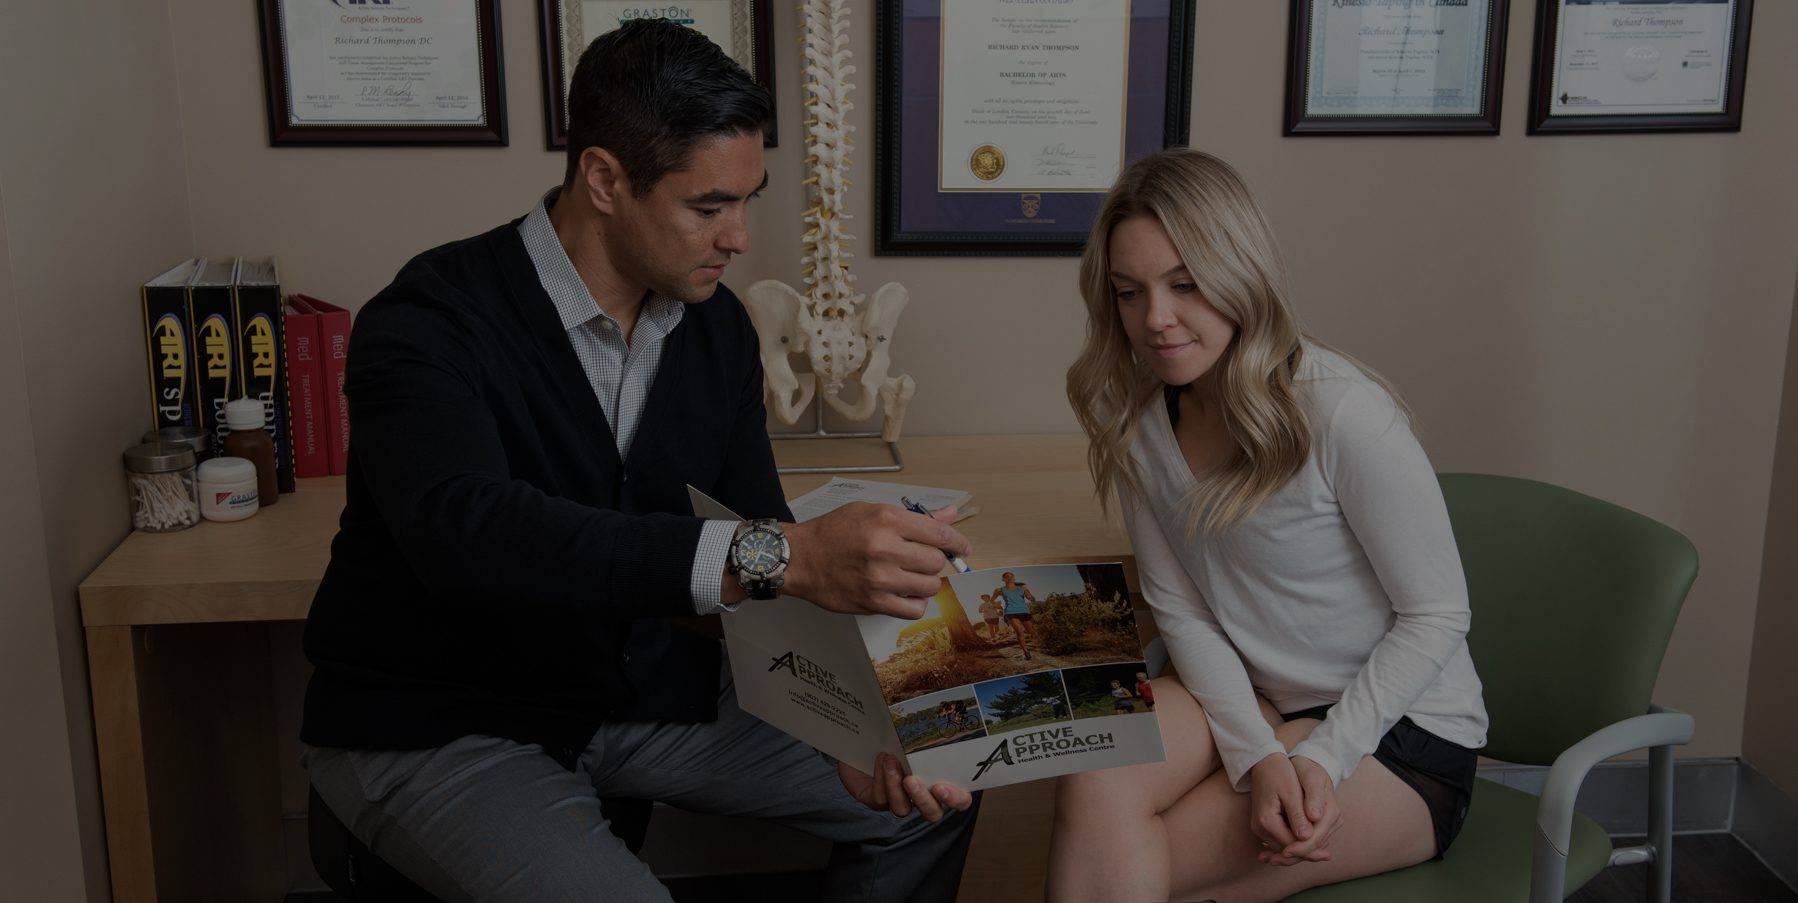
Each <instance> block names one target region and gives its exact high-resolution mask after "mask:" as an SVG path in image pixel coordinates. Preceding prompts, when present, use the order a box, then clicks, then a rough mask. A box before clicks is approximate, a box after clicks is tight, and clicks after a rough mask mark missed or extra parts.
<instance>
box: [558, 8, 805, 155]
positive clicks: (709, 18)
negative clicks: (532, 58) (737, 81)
mask: <svg viewBox="0 0 1798 903" xmlns="http://www.w3.org/2000/svg"><path fill="white" fill-rule="evenodd" d="M537 12H538V22H539V25H540V32H541V33H540V36H541V38H542V41H543V54H542V55H543V123H544V132H545V135H544V142H545V143H546V144H547V145H548V146H549V148H550V149H551V150H560V149H563V148H566V147H568V85H569V83H570V82H571V81H572V80H573V79H574V67H575V66H576V65H577V64H578V63H580V61H581V53H582V52H583V51H585V50H586V49H587V45H588V44H591V43H592V42H593V39H594V38H597V37H599V36H600V35H602V34H605V33H606V32H608V31H611V30H613V29H615V28H617V27H618V26H620V25H622V24H624V23H625V22H627V21H629V20H631V19H642V18H655V19H669V20H672V21H674V22H677V23H679V24H681V25H685V26H687V27H689V28H692V29H694V30H695V31H698V32H699V33H700V34H703V35H705V36H706V37H708V38H711V39H712V43H714V44H717V45H718V46H719V47H722V48H723V49H724V52H725V53H726V54H729V55H730V58H731V59H733V60H736V61H737V64H738V65H740V66H742V67H743V68H744V69H745V70H747V71H748V72H749V74H750V75H752V76H754V77H755V80H756V82H757V83H759V84H760V85H761V86H762V87H764V88H766V89H768V94H769V95H770V96H773V94H774V51H773V49H772V48H771V47H769V46H768V33H769V29H770V26H769V21H768V19H769V12H768V0H682V2H679V3H674V4H669V5H666V6H645V5H644V4H641V3H636V2H633V0H537ZM762 145H763V146H764V147H774V146H775V134H774V122H773V120H769V122H768V127H767V130H766V131H765V132H764V133H763V135H762Z"/></svg>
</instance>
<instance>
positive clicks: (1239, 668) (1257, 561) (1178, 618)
mask: <svg viewBox="0 0 1798 903" xmlns="http://www.w3.org/2000/svg"><path fill="white" fill-rule="evenodd" d="M1295 382H1296V389H1297V391H1298V395H1299V399H1300V403H1301V404H1303V405H1305V406H1306V409H1307V411H1308V413H1309V415H1310V418H1311V434H1312V445H1311V454H1310V459H1309V460H1308V461H1306V463H1305V466H1304V467H1303V468H1302V469H1301V470H1300V471H1299V472H1298V474H1297V475H1296V476H1295V477H1293V478H1292V480H1291V481H1289V482H1288V483H1287V484H1286V486H1284V487H1282V488H1281V489H1280V490H1279V491H1278V492H1276V493H1275V494H1274V495H1273V496H1271V497H1270V498H1269V499H1268V500H1267V501H1266V502H1264V503H1263V504H1262V505H1261V506H1260V507H1259V508H1258V509H1256V510H1255V511H1254V512H1253V513H1251V514H1250V515H1249V516H1248V517H1246V518H1244V519H1243V520H1241V521H1239V522H1238V523H1237V524H1236V525H1234V526H1232V527H1230V528H1229V529H1227V530H1225V531H1222V532H1221V533H1218V534H1205V533H1200V534H1198V535H1196V536H1190V537H1189V535H1188V533H1187V530H1186V523H1187V509H1186V508H1185V506H1184V505H1183V499H1184V498H1185V497H1186V495H1187V493H1188V491H1189V490H1190V489H1191V488H1192V487H1193V485H1194V482H1195V481H1194V478H1193V475H1192V471H1191V469H1190V468H1188V467H1187V465H1186V460H1185V458H1184V457H1183V456H1182V455H1181V452H1180V447H1179V444H1178V443H1177V442H1176V441H1175V439H1174V432H1173V425H1172V423H1171V422H1170V421H1169V419H1168V413H1167V409H1166V406H1165V405H1163V404H1161V403H1160V400H1159V399H1157V400H1156V401H1155V402H1154V403H1151V404H1150V405H1149V406H1148V408H1147V409H1146V410H1145V411H1144V413H1143V415H1142V416H1143V423H1142V426H1141V428H1140V429H1139V430H1138V431H1137V439H1136V442H1135V445H1134V446H1133V448H1132V455H1133V456H1134V457H1135V460H1136V464H1137V467H1138V471H1139V473H1140V475H1141V477H1142V481H1143V486H1142V488H1143V497H1142V498H1141V499H1140V500H1139V499H1134V498H1132V497H1131V494H1130V493H1129V492H1128V491H1126V492H1123V493H1120V501H1121V503H1122V507H1123V510H1124V515H1125V519H1126V523H1127V526H1128V528H1129V531H1130V540H1131V543H1132V544H1133V545H1134V546H1135V550H1136V560H1137V567H1138V570H1139V572H1140V575H1141V578H1142V589H1143V595H1144V596H1145V597H1146V598H1147V600H1148V603H1149V606H1150V608H1151V609H1152V610H1153V611H1154V615H1155V623H1156V625H1157V626H1158V627H1159V628H1160V630H1161V634H1162V636H1164V637H1165V638H1166V642H1167V648H1168V653H1169V655H1170V657H1171V658H1172V659H1173V663H1174V667H1175V668H1176V669H1177V670H1178V671H1179V674H1180V679H1181V682H1182V683H1184V684H1185V685H1186V687H1187V689H1189V690H1190V691H1192V694H1193V696H1194V697H1196V698H1197V699H1198V700H1199V704H1200V705H1202V706H1204V709H1205V714H1206V716H1207V718H1208V719H1209V721H1210V723H1211V733H1212V736H1213V737H1214V738H1215V739H1216V741H1217V745H1218V750H1219V752H1220V754H1221V756H1222V759H1223V765H1224V770H1225V772H1226V774H1227V775H1228V776H1229V779H1230V783H1231V785H1232V786H1234V787H1235V788H1236V789H1237V790H1246V789H1247V788H1248V785H1249V780H1248V777H1249V770H1250V768H1252V767H1253V766H1254V765H1255V763H1256V762H1259V761H1261V759H1262V758H1264V757H1266V756H1267V755H1268V754H1270V753H1275V752H1283V751H1284V750H1285V747H1283V746H1282V745H1281V744H1280V742H1279V741H1278V740H1276V739H1275V738H1274V731H1273V728H1271V727H1269V726H1268V724H1267V721H1266V720H1265V719H1264V718H1263V717H1262V716H1261V711H1260V709H1259V707H1258V705H1257V704H1256V702H1255V695H1254V694H1255V693H1256V692H1257V691H1259V692H1260V693H1261V694H1262V695H1264V696H1266V697H1267V699H1268V701H1269V702H1271V703H1273V705H1274V707H1275V708H1276V709H1279V710H1280V711H1281V712H1294V711H1298V710H1300V709H1306V708H1311V707H1313V706H1320V705H1330V704H1334V707H1333V708H1332V709H1330V713H1329V716H1328V717H1327V718H1326V719H1325V720H1324V723H1323V724H1321V725H1319V726H1318V727H1317V729H1316V730H1315V731H1314V732H1313V733H1312V734H1311V736H1310V737H1309V738H1307V739H1306V740H1304V741H1303V742H1301V743H1300V744H1298V746H1297V747H1295V748H1294V749H1293V750H1292V755H1294V756H1305V757H1306V758H1309V759H1311V760H1312V761H1314V762H1316V763H1317V764H1319V765H1321V766H1323V768H1324V769H1325V770H1326V771H1327V772H1328V773H1329V775H1330V779H1331V780H1332V781H1333V782H1334V783H1337V784H1340V783H1341V782H1342V780H1343V779H1344V778H1346V777H1348V776H1349V775H1350V774H1351V773H1353V771H1354V769H1355V767H1356V766H1357V765H1358V764H1359V763H1360V761H1361V758H1362V756H1365V755H1367V754H1370V753H1372V752H1373V751H1374V749H1375V748H1376V747H1377V746H1378V745H1379V742H1380V738H1381V737H1382V736H1384V735H1385V733H1386V731H1388V730H1390V729H1391V728H1392V726H1393V725H1394V724H1396V723H1397V722H1398V720H1399V718H1401V717H1403V716H1406V715H1409V716H1410V718H1411V720H1412V722H1414V723H1415V724H1417V726H1419V727H1421V728H1423V729H1424V730H1426V731H1429V732H1430V733H1432V734H1435V735H1437V736H1438V737H1441V738H1443V739H1445V740H1448V741H1450V742H1452V743H1457V744H1459V745H1461V746H1466V747H1469V748H1474V749H1477V748H1479V747H1481V746H1484V745H1485V743H1486V723H1487V722H1486V707H1485V704H1484V703H1483V702H1482V701H1481V698H1480V679H1479V676H1478V675H1477V674H1475V673H1474V668H1473V659H1472V658H1471V657H1470V656H1469V655H1468V652H1467V643H1466V641H1465V639H1464V637H1465V635H1466V633H1467V629H1468V625H1469V622H1470V620H1471V616H1470V613H1469V611H1468V606H1467V583H1466V579H1465V577H1464V576H1463V574H1462V572H1461V557H1460V553H1459V552H1458V551H1457V550H1456V548H1455V538H1454V534H1453V532H1452V531H1451V529H1450V527H1449V521H1448V511H1447V509H1446V507H1445V506H1444V504H1443V501H1442V491H1441V488H1440V487H1439V485H1438V484H1437V482H1436V473H1435V471H1434V469H1432V468H1431V466H1430V461H1429V458H1428V457H1426V456H1425V455H1424V452H1423V448H1422V447H1421V446H1419V445H1418V443H1417V439H1416V438H1415V437H1414V436H1413V435H1412V433H1411V430H1410V427H1409V425H1408V424H1407V422H1406V420H1405V418H1404V416H1403V414H1402V413H1401V412H1400V411H1399V410H1398V408H1397V406H1396V405H1395V404H1394V403H1393V401H1392V398H1391V396H1390V395H1388V394H1387V393H1386V391H1385V390H1384V389H1382V388H1381V387H1380V386H1379V384H1377V383H1375V382H1373V381H1372V380H1370V379H1368V378H1367V376H1366V375H1365V374H1363V373H1362V372H1361V371H1360V370H1359V369H1358V368H1357V367H1356V366H1355V365H1354V364H1353V363H1351V362H1349V361H1348V360H1347V359H1345V358H1343V357H1342V356H1341V355H1338V354H1334V353H1332V352H1330V351H1327V350H1325V349H1322V348H1319V347H1317V346H1316V345H1313V344H1311V343H1309V342H1306V343H1305V355H1304V358H1303V360H1302V361H1301V363H1300V365H1299V370H1298V372H1297V374H1296V380H1295Z"/></svg>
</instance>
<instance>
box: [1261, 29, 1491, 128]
mask: <svg viewBox="0 0 1798 903" xmlns="http://www.w3.org/2000/svg"><path fill="white" fill-rule="evenodd" d="M1318 2H1323V3H1328V2H1330V0H1292V7H1291V20H1290V23H1289V27H1288V29H1287V48H1286V112H1285V116H1284V119H1283V120H1282V123H1283V127H1284V131H1283V134H1284V135H1285V136H1287V137H1289V138H1290V137H1304V136H1317V135H1361V136H1372V135H1496V134H1498V131H1499V113H1500V108H1501V106H1502V101H1503V99H1504V80H1505V33H1506V31H1507V23H1509V22H1510V20H1511V0H1492V5H1491V6H1490V7H1488V8H1487V13H1486V16H1487V18H1486V58H1485V64H1484V65H1483V66H1482V72H1483V75H1482V79H1483V83H1482V85H1481V91H1480V94H1481V96H1480V112H1479V113H1478V114H1474V115H1462V114H1456V115H1446V116H1445V115H1423V116H1351V115H1331V114H1320V113H1312V112H1309V111H1307V109H1306V103H1305V99H1306V90H1305V86H1306V85H1307V84H1308V82H1309V80H1310V74H1311V73H1310V68H1311V20H1312V12H1313V11H1314V9H1315V8H1316V4H1317V3H1318Z"/></svg>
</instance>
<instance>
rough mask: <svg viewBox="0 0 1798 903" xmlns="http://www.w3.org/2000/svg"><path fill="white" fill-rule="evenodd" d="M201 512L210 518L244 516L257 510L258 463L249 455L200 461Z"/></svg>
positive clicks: (259, 505) (219, 518)
mask: <svg viewBox="0 0 1798 903" xmlns="http://www.w3.org/2000/svg"><path fill="white" fill-rule="evenodd" d="M199 483H200V486H199V489H200V514H201V515H202V516H204V517H205V518H206V519H207V520H216V521H234V520H243V519H244V518H246V517H249V516H250V515H252V514H255V513H256V509H257V508H259V507H261V503H260V502H259V500H258V499H257V496H256V465H254V464H251V463H250V462H249V460H247V459H245V458H211V459H209V460H205V461H201V462H200V473H199Z"/></svg>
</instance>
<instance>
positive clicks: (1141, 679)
mask: <svg viewBox="0 0 1798 903" xmlns="http://www.w3.org/2000/svg"><path fill="white" fill-rule="evenodd" d="M1061 676H1062V680H1063V681H1064V682H1065V683H1066V684H1067V688H1068V702H1069V703H1070V704H1071V705H1072V706H1073V711H1074V717H1075V718H1077V719H1078V718H1108V717H1110V716H1112V715H1137V714H1146V713H1148V712H1152V711H1154V710H1155V691H1154V689H1153V688H1152V687H1151V686H1150V684H1149V679H1148V671H1147V670H1146V667H1145V666H1144V665H1143V663H1142V662H1130V663H1128V664H1122V665H1097V666H1094V667H1091V668H1073V669H1070V670H1067V671H1063V672H1062V673H1061Z"/></svg>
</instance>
